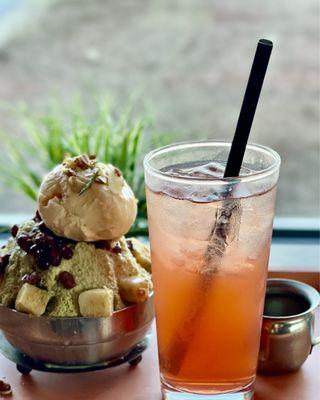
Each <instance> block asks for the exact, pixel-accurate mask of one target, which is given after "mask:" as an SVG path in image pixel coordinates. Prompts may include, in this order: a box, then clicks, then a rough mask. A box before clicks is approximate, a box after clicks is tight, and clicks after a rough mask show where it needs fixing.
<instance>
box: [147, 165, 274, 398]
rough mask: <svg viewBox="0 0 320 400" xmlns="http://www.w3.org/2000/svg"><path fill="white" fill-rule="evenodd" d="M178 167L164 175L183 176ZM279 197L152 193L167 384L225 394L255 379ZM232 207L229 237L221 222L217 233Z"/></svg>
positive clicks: (162, 366)
mask: <svg viewBox="0 0 320 400" xmlns="http://www.w3.org/2000/svg"><path fill="white" fill-rule="evenodd" d="M193 167H194V166H193ZM193 167H192V168H193ZM173 170H174V171H173ZM176 170H177V168H176V166H175V167H174V168H172V169H171V171H168V170H167V171H166V173H167V172H168V173H170V174H172V173H179V174H181V171H180V172H179V171H178V172H177V171H176ZM203 171H204V169H203V168H200V173H203ZM211 172H214V171H211ZM249 172H250V171H249ZM182 173H183V171H182ZM193 173H194V171H193V172H192V174H193ZM197 173H198V172H197ZM200 173H199V174H200ZM214 173H216V172H214ZM199 174H198V176H199ZM204 175H206V173H204ZM218 175H220V173H219V172H218ZM193 177H194V175H193ZM218 178H219V176H218ZM200 179H208V177H207V176H203V177H202V178H201V177H200ZM211 179H212V175H211ZM168 192H169V193H170V194H171V195H168ZM274 199H275V188H273V189H272V190H270V191H268V192H265V193H260V194H258V195H256V196H251V197H243V198H237V199H232V198H228V199H227V200H226V199H224V200H217V201H211V202H209V201H207V200H206V199H199V196H198V197H197V199H196V200H197V201H190V199H189V200H185V199H183V196H181V193H179V196H176V197H174V188H172V190H168V191H167V190H166V193H163V192H158V193H156V192H153V191H151V190H150V189H148V188H147V202H148V218H149V231H150V242H151V252H152V268H153V280H154V288H155V307H156V318H157V332H158V347H159V358H160V369H161V375H162V379H163V380H164V381H165V382H166V383H167V384H169V385H172V386H174V387H177V388H180V389H183V390H186V391H190V392H196V393H223V392H224V391H230V390H235V389H237V388H241V387H242V386H244V385H246V384H249V383H250V382H251V381H252V380H253V379H254V377H255V373H256V365H257V356H258V348H259V338H260V328H261V319H262V311H263V301H264V293H265V281H266V275H267V264H268V258H269V249H270V239H271V231H272V220H273V209H274ZM230 205H231V206H232V207H233V206H234V207H233V217H232V216H231V217H232V219H230V215H229V217H226V216H225V214H223V213H222V218H225V219H226V221H224V222H225V223H226V225H222V226H226V227H227V226H228V222H230V226H229V227H228V228H226V231H225V232H224V231H223V230H221V225H219V224H218V227H219V229H216V230H215V231H214V230H213V227H214V226H217V216H218V215H219V211H221V210H224V209H225V208H226V207H230ZM219 218H221V215H220V217H219ZM220 222H221V221H220ZM213 231H214V233H213ZM214 236H215V237H214ZM221 241H222V242H223V243H220V242H221ZM216 247H217V248H216Z"/></svg>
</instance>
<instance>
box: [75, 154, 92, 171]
mask: <svg viewBox="0 0 320 400" xmlns="http://www.w3.org/2000/svg"><path fill="white" fill-rule="evenodd" d="M74 163H75V165H76V166H77V167H78V168H80V169H87V168H92V167H93V165H92V161H91V160H90V158H89V157H88V156H87V155H86V154H83V155H82V156H79V157H76V158H75V160H74Z"/></svg>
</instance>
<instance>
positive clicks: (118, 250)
mask: <svg viewBox="0 0 320 400" xmlns="http://www.w3.org/2000/svg"><path fill="white" fill-rule="evenodd" d="M111 251H112V253H115V254H119V253H121V246H120V244H119V243H116V244H115V245H114V246H113V247H112V248H111Z"/></svg>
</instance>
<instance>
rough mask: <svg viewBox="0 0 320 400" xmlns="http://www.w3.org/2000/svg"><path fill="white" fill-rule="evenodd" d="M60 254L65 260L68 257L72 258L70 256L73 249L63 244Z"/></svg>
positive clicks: (68, 258)
mask: <svg viewBox="0 0 320 400" xmlns="http://www.w3.org/2000/svg"><path fill="white" fill-rule="evenodd" d="M61 255H62V257H63V258H65V259H66V260H70V258H72V256H73V250H72V249H71V248H70V247H68V246H63V247H62V251H61Z"/></svg>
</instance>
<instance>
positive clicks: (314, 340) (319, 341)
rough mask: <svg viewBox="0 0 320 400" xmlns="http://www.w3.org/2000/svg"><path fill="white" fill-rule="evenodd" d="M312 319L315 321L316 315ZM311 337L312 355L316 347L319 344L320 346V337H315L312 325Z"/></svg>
mask: <svg viewBox="0 0 320 400" xmlns="http://www.w3.org/2000/svg"><path fill="white" fill-rule="evenodd" d="M312 317H313V320H315V317H314V314H313V315H312ZM310 335H311V349H310V353H311V352H312V349H313V348H314V346H316V345H317V344H320V335H319V336H315V334H314V327H313V326H312V325H311V326H310Z"/></svg>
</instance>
